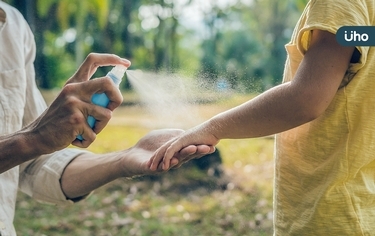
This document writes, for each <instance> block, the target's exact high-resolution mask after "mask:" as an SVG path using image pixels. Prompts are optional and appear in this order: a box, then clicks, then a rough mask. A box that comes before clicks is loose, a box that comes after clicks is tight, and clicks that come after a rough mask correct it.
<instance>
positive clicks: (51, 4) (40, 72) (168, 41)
mask: <svg viewBox="0 0 375 236" xmlns="http://www.w3.org/2000/svg"><path fill="white" fill-rule="evenodd" d="M7 2H9V3H10V4H11V5H14V6H16V7H17V8H19V9H20V11H21V12H22V13H24V15H25V17H26V19H27V20H28V22H29V23H30V25H31V28H32V30H33V32H34V35H35V40H36V43H37V48H38V50H37V58H36V62H35V66H36V71H37V80H38V84H39V86H40V87H41V88H44V89H49V88H55V87H57V88H59V87H61V86H62V85H63V84H64V82H65V81H66V79H67V78H69V76H71V74H72V73H74V71H75V69H76V68H77V67H78V66H79V64H80V63H82V61H83V60H84V58H85V56H86V55H87V54H88V53H90V52H105V53H115V54H118V55H119V56H122V57H126V58H128V59H130V60H131V61H132V68H133V69H142V70H148V71H163V72H170V73H183V74H185V75H189V76H191V77H194V78H199V79H204V80H207V81H209V82H212V85H216V84H217V83H224V84H225V85H226V86H229V87H231V88H235V89H238V88H241V90H243V91H253V90H263V89H267V88H269V87H271V86H273V85H275V84H278V83H280V82H281V77H282V70H283V67H284V60H285V57H286V53H285V49H284V45H285V44H286V43H287V42H288V39H289V38H290V35H291V33H292V30H293V26H294V25H295V23H296V21H297V19H298V16H299V14H300V12H301V11H302V10H303V7H304V5H305V4H306V2H307V0H283V1H279V0H248V1H245V0H233V1H228V2H227V4H225V1H203V2H202V1H199V0H186V1H177V0H157V1H149V0H142V1H136V0H107V1H102V0H81V1H75V0H28V1H27V4H26V3H24V4H22V3H21V2H22V0H18V1H17V0H9V1H7ZM23 2H26V1H24V0H23ZM105 70H106V69H105V68H104V69H100V70H99V71H98V73H97V74H98V75H102V74H104V73H106V71H105ZM124 86H127V87H129V85H128V84H124Z"/></svg>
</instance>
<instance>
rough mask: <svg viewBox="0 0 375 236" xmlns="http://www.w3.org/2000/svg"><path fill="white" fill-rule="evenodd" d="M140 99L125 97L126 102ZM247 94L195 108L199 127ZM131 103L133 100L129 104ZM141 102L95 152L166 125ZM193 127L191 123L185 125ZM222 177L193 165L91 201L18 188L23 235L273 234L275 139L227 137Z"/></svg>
mask: <svg viewBox="0 0 375 236" xmlns="http://www.w3.org/2000/svg"><path fill="white" fill-rule="evenodd" d="M128 98H129V100H130V99H135V98H134V94H124V100H125V101H126V100H127V99H128ZM249 98H250V96H247V95H236V96H231V97H230V98H228V99H225V100H222V101H218V102H216V103H206V104H200V105H199V104H198V105H195V109H197V111H199V114H200V118H197V119H195V120H194V121H192V122H191V123H189V124H188V125H186V126H191V125H194V124H197V123H199V122H201V121H203V120H204V119H207V118H209V117H211V116H213V115H214V114H217V113H218V112H220V111H223V110H226V109H228V108H230V107H233V106H234V105H237V104H240V103H241V102H243V101H246V100H248V99H249ZM129 100H128V101H129ZM162 126H163V125H162V124H161V123H158V122H155V117H153V116H152V114H150V113H148V112H147V111H145V110H144V108H143V107H142V106H136V105H135V106H124V107H121V108H119V109H118V110H116V111H115V112H114V116H113V118H112V120H111V122H110V123H109V125H108V126H107V127H106V129H105V130H103V131H102V133H100V134H99V135H98V137H97V139H96V141H95V143H94V144H93V145H92V146H91V147H90V148H89V150H91V151H94V152H98V153H103V152H110V151H116V150H121V149H125V148H128V147H130V146H132V145H133V144H135V143H136V142H137V140H138V139H139V138H141V137H142V136H143V135H144V134H146V133H147V132H149V131H150V130H152V129H155V128H163V127H162ZM179 128H184V129H185V128H188V127H179ZM218 149H219V150H220V152H221V157H222V160H223V169H224V176H222V177H221V178H215V177H213V176H210V175H208V174H207V173H206V172H203V171H201V170H199V169H198V168H197V167H196V166H194V165H187V166H185V167H182V168H181V169H179V170H175V171H171V172H170V173H166V174H163V175H161V176H158V177H154V178H149V177H140V178H136V179H132V180H128V179H118V180H116V181H114V182H112V183H110V184H107V185H105V186H103V187H101V188H99V189H98V190H96V191H95V192H94V193H93V194H92V195H91V196H89V197H88V198H87V199H86V200H85V201H82V202H79V203H77V204H74V205H69V206H54V205H45V204H40V203H37V202H35V201H33V200H32V199H31V198H29V197H28V196H26V195H24V194H22V193H20V194H19V197H18V200H17V210H16V216H15V227H16V229H17V233H18V235H40V236H42V235H57V236H58V235H82V236H84V235H102V236H110V235H147V236H148V235H150V236H158V235H160V236H161V235H162V236H168V235H179V236H184V235H186V236H190V235H202V236H203V235H228V236H230V235H233V236H237V235H271V234H272V179H273V157H272V153H273V139H272V138H258V139H251V140H245V139H243V140H222V141H221V142H220V143H219V145H218Z"/></svg>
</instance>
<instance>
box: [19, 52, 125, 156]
mask: <svg viewBox="0 0 375 236" xmlns="http://www.w3.org/2000/svg"><path fill="white" fill-rule="evenodd" d="M109 65H111V66H115V65H124V66H126V67H129V66H130V62H129V61H128V60H126V59H122V58H120V57H118V56H116V55H113V54H97V53H91V54H89V55H88V56H87V58H86V59H85V61H84V62H83V63H82V65H81V66H80V67H79V69H78V70H77V72H76V73H75V74H74V75H73V76H72V77H71V78H70V79H69V80H68V81H67V83H66V84H65V86H64V87H63V89H62V91H61V92H60V94H59V95H58V96H57V98H56V99H55V100H54V101H53V102H52V104H51V105H50V107H48V109H47V110H46V111H45V112H44V113H43V114H42V115H41V116H40V117H39V118H38V119H37V120H36V121H34V122H33V123H31V124H30V125H29V126H28V127H27V128H26V132H27V133H28V134H29V135H28V137H27V138H28V140H29V141H30V142H31V143H32V144H33V145H35V146H34V148H36V149H37V150H38V151H39V153H40V154H45V153H51V152H54V151H56V150H60V149H63V148H65V147H67V146H69V145H70V144H73V145H75V146H78V147H88V146H89V145H90V144H91V143H92V142H93V141H94V140H95V138H96V134H97V133H99V132H100V131H101V130H102V129H103V128H104V127H105V125H106V124H107V123H108V121H109V119H110V118H111V115H112V111H113V110H114V109H115V108H116V107H118V106H119V105H120V104H121V102H122V95H121V93H120V91H119V89H118V88H117V87H116V86H114V83H113V82H112V80H111V79H110V78H108V77H102V78H97V79H93V80H90V77H91V76H92V75H93V74H94V73H95V71H96V69H97V68H98V67H100V66H109ZM95 93H106V95H107V96H108V98H109V99H110V103H109V105H108V107H107V108H103V107H100V106H96V105H94V104H92V103H91V97H92V95H93V94H95ZM89 115H91V116H93V117H95V119H96V120H97V122H96V125H95V127H94V129H91V128H90V127H89V125H88V124H87V121H86V120H87V117H88V116H89ZM78 134H81V135H82V136H83V138H84V140H83V141H79V140H76V136H77V135H78Z"/></svg>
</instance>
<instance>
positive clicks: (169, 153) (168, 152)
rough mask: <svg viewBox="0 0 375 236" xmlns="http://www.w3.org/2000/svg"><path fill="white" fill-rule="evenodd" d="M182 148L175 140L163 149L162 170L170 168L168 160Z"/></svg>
mask: <svg viewBox="0 0 375 236" xmlns="http://www.w3.org/2000/svg"><path fill="white" fill-rule="evenodd" d="M182 148H183V147H182V146H181V145H180V144H178V143H176V142H174V143H172V144H171V145H170V146H169V147H168V148H167V150H166V151H165V154H164V158H163V164H164V165H163V168H164V170H167V169H169V168H170V161H171V159H172V157H173V156H174V155H176V153H177V152H178V151H180V150H181V149H182Z"/></svg>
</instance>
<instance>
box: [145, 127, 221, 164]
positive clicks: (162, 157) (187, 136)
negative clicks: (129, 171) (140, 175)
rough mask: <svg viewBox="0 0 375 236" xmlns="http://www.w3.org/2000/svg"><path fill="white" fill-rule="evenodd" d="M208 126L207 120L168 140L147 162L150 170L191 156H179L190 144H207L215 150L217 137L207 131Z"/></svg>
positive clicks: (186, 159) (183, 160) (198, 145)
mask: <svg viewBox="0 0 375 236" xmlns="http://www.w3.org/2000/svg"><path fill="white" fill-rule="evenodd" d="M209 127H210V125H209V122H205V123H203V124H201V125H199V126H196V127H194V128H192V129H190V130H188V131H186V132H184V133H181V134H180V135H179V136H178V137H176V138H174V139H172V140H170V141H168V142H167V143H165V144H164V145H163V146H161V147H160V148H159V149H158V150H157V151H156V152H155V153H154V155H153V156H152V157H151V159H150V160H149V161H148V163H147V165H148V167H149V168H150V169H151V170H157V169H160V168H162V169H163V170H168V169H169V168H171V167H173V166H175V165H176V164H175V162H176V161H175V159H177V160H179V161H180V162H181V161H182V162H186V161H188V160H190V159H192V158H189V157H187V158H186V157H181V156H180V153H181V152H183V151H184V150H185V149H186V148H189V147H192V146H197V147H200V146H208V147H211V151H212V152H213V151H215V149H214V147H215V145H216V144H217V143H218V142H219V139H218V138H216V137H215V135H213V134H212V133H211V132H210V131H209ZM212 152H210V153H212Z"/></svg>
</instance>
